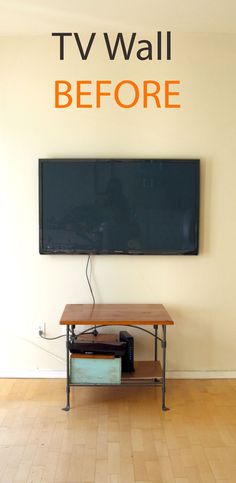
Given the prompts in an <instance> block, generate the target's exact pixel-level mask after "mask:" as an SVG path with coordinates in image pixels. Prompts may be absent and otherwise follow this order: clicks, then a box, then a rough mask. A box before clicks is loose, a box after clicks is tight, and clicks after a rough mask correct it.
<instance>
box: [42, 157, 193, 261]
mask: <svg viewBox="0 0 236 483" xmlns="http://www.w3.org/2000/svg"><path fill="white" fill-rule="evenodd" d="M38 161H39V171H38V173H39V253H40V255H165V256H168V255H198V254H199V220H200V159H197V158H40V159H39V160H38ZM45 161H50V162H57V163H58V162H64V163H65V162H75V163H86V162H89V161H90V162H93V163H94V162H103V163H105V162H107V163H109V162H111V161H112V162H120V163H126V162H127V161H128V162H129V163H130V162H133V163H135V162H138V161H147V162H150V161H158V162H168V163H184V162H186V163H188V162H190V163H194V164H196V167H197V169H196V224H195V230H196V249H194V250H178V251H177V250H173V251H167V250H153V251H148V252H145V251H141V250H125V251H123V250H102V249H99V250H97V249H96V250H95V249H94V250H84V249H76V250H72V249H70V250H60V251H59V250H58V249H56V250H52V249H50V250H45V249H44V247H43V196H42V191H43V189H42V175H41V173H42V166H43V163H44V162H45Z"/></svg>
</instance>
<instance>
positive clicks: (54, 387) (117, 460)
mask: <svg viewBox="0 0 236 483" xmlns="http://www.w3.org/2000/svg"><path fill="white" fill-rule="evenodd" d="M71 395H72V397H71V401H72V406H73V407H72V410H71V411H70V412H69V413H65V412H64V411H61V407H62V406H63V404H64V402H65V381H64V380H34V379H33V380H32V379H31V380H30V379H27V380H24V379H18V380H14V379H8V380H7V379H3V380H0V482H1V483H3V482H4V483H12V482H18V483H39V482H43V483H52V482H58V483H59V482H61V483H72V482H73V483H134V482H135V483H149V482H151V483H195V482H196V483H213V482H217V483H226V482H227V483H231V482H232V483H236V380H210V381H209V380H195V381H193V380H191V381H186V380H185V381H184V380H182V381H176V380H172V381H168V385H167V402H168V404H169V405H170V406H171V411H169V412H166V413H163V412H162V411H161V409H160V407H161V394H160V388H146V389H144V388H135V387H132V388H124V387H123V388H121V387H117V388H101V387H99V388H94V387H91V388H78V387H77V388H72V391H71Z"/></svg>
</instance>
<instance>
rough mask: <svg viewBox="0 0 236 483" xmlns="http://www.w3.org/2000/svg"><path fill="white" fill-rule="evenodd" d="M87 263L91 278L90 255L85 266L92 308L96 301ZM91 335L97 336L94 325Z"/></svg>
mask: <svg viewBox="0 0 236 483" xmlns="http://www.w3.org/2000/svg"><path fill="white" fill-rule="evenodd" d="M89 263H90V268H91V269H90V276H91V272H92V263H91V255H89V256H88V259H87V264H86V278H87V282H88V286H89V290H90V293H91V295H92V299H93V308H94V306H95V304H96V301H95V297H94V293H93V289H92V285H91V282H90V280H89V275H88V267H89ZM92 333H93V335H98V331H97V327H96V325H95V326H94V328H93V331H92Z"/></svg>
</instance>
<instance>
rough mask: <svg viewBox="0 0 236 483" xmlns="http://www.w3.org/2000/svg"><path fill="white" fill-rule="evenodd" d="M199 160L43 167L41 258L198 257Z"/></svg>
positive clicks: (52, 162) (42, 163) (46, 162)
mask: <svg viewBox="0 0 236 483" xmlns="http://www.w3.org/2000/svg"><path fill="white" fill-rule="evenodd" d="M199 171H200V161H199V160H196V159H183V160H182V159H40V160H39V205H40V209H39V226H40V253H42V254H63V253H64V254H76V253H84V254H93V253H97V254H147V255H149V254H150V255H151V254H159V255H177V254H183V255H197V253H198V232H199Z"/></svg>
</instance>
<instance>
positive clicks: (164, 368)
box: [161, 325, 169, 411]
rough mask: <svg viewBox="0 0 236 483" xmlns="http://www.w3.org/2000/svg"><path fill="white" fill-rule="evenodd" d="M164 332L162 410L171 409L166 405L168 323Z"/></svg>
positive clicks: (163, 328) (164, 326) (163, 327)
mask: <svg viewBox="0 0 236 483" xmlns="http://www.w3.org/2000/svg"><path fill="white" fill-rule="evenodd" d="M162 333H163V340H162V343H161V346H162V356H163V359H162V410H163V411H169V408H167V407H166V325H163V326H162Z"/></svg>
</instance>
